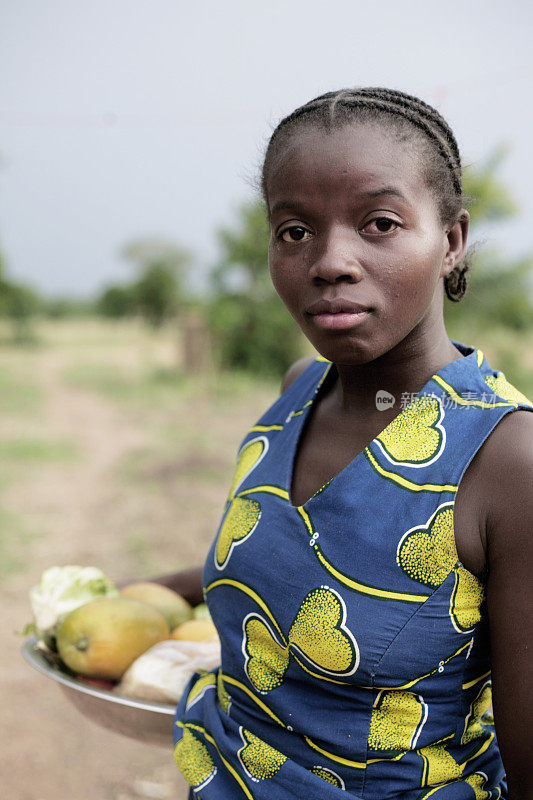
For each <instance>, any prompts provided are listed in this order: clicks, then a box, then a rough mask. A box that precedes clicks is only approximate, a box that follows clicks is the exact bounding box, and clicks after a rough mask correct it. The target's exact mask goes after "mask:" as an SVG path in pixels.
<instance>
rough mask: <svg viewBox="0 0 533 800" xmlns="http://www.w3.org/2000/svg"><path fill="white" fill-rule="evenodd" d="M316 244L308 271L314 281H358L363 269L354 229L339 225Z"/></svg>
mask: <svg viewBox="0 0 533 800" xmlns="http://www.w3.org/2000/svg"><path fill="white" fill-rule="evenodd" d="M317 243H318V242H317ZM318 244H319V248H318V249H317V252H316V255H315V259H314V261H313V264H312V266H311V269H310V271H309V275H310V277H311V278H312V279H313V281H314V282H316V283H320V282H322V281H325V282H326V283H358V282H359V281H360V280H361V278H362V277H363V270H362V267H361V262H360V254H359V252H358V248H359V245H360V243H359V242H358V237H357V233H356V231H354V230H353V229H352V230H350V229H347V228H345V227H340V226H339V227H337V228H334V229H332V230H331V231H330V232H329V233H328V234H327V236H324V237H323V238H322V241H321V242H319V243H318Z"/></svg>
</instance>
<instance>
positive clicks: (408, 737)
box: [174, 342, 533, 800]
mask: <svg viewBox="0 0 533 800" xmlns="http://www.w3.org/2000/svg"><path fill="white" fill-rule="evenodd" d="M454 344H455V346H456V347H457V348H458V349H459V350H460V351H461V352H462V354H463V357H462V358H459V359H458V360H456V361H453V362H451V363H449V364H447V365H446V366H444V367H443V368H442V369H440V370H439V371H438V372H437V373H436V374H435V375H433V377H432V378H431V379H430V380H429V381H428V382H427V383H426V385H425V386H424V387H423V389H422V390H421V391H420V392H419V393H418V394H416V395H414V396H412V397H411V396H409V397H405V398H401V403H400V405H402V409H401V411H400V413H399V414H398V416H397V417H396V418H394V419H393V420H392V422H390V424H389V425H387V427H386V428H385V429H384V430H383V431H382V432H381V433H380V434H379V435H378V436H377V437H376V438H375V439H374V440H373V441H372V442H371V443H370V444H369V445H368V446H367V447H365V449H364V450H363V451H362V452H361V453H359V454H358V455H357V456H356V457H355V458H354V459H353V461H352V462H351V463H350V464H349V465H348V466H347V467H345V468H344V469H343V470H342V471H341V472H340V473H339V474H338V475H336V476H335V477H334V478H333V479H332V480H330V481H329V482H328V483H327V484H326V485H325V486H323V487H322V488H321V489H320V491H318V492H317V493H316V494H315V495H313V497H311V498H310V499H309V500H308V501H307V502H306V503H304V504H303V505H302V506H294V505H292V504H291V500H290V485H291V476H292V469H293V464H294V460H295V453H296V450H297V447H298V442H299V439H300V436H301V433H302V429H303V427H304V425H305V422H306V418H307V416H308V415H309V413H310V410H311V408H312V406H313V403H314V402H315V399H316V397H317V395H318V394H319V391H320V387H321V385H322V383H323V381H324V379H325V377H326V375H327V374H328V372H329V370H331V369H335V367H334V366H332V365H331V364H330V363H329V362H326V361H324V360H322V359H317V360H316V361H315V362H313V363H312V364H311V365H310V366H309V367H308V368H307V369H306V370H305V371H304V372H303V373H302V374H301V375H300V377H299V378H298V379H297V380H296V381H295V382H294V383H293V384H292V385H291V386H290V387H289V389H288V390H287V391H286V392H285V393H284V394H283V395H282V396H281V397H280V398H279V399H278V400H277V401H276V402H275V403H274V405H273V406H272V407H271V408H270V409H269V410H268V411H267V412H266V414H264V415H263V417H261V419H260V420H259V422H258V423H257V425H254V427H253V428H251V430H250V431H249V432H248V434H247V435H246V437H245V438H244V441H243V444H242V447H241V449H240V451H239V457H238V463H237V468H236V472H235V476H234V479H233V483H232V485H231V489H230V492H229V496H228V500H227V504H226V508H225V510H224V515H223V518H222V522H221V525H220V528H219V531H218V534H217V537H216V539H215V541H214V543H213V546H212V548H211V551H210V553H209V556H208V558H207V562H206V565H205V568H204V574H203V581H204V591H205V597H206V601H207V603H208V604H209V609H210V611H211V614H212V616H213V619H214V622H215V624H216V626H217V628H218V631H219V634H220V638H221V643H222V666H221V668H220V669H219V670H218V671H215V672H209V673H202V674H200V673H197V674H196V675H195V676H194V677H193V679H192V681H191V683H190V684H189V687H188V689H187V691H186V692H185V694H184V696H183V698H182V700H181V701H180V703H179V705H178V708H177V712H176V717H175V725H174V739H175V759H176V762H177V764H178V767H179V768H180V770H181V771H182V773H183V774H184V776H185V778H186V779H187V781H188V782H189V784H190V785H191V787H192V789H193V791H192V792H191V796H192V797H197V798H198V797H199V798H201V800H230V799H231V800H241V798H243V800H244V799H245V798H247V799H248V800H253V799H254V798H255V800H267V799H268V800H294V799H295V798H305V799H306V800H315V799H316V800H335V799H336V798H339V800H340V798H342V797H350V798H354V799H355V800H392V799H393V798H394V800H425V798H428V797H432V798H435V800H476V798H477V799H479V800H481V799H483V798H491V799H492V800H494V799H495V798H505V796H506V783H505V776H504V769H503V766H502V762H501V758H500V755H499V751H498V746H497V743H496V739H495V734H494V728H493V726H492V724H491V719H490V717H489V716H488V715H487V713H486V712H487V710H488V708H489V706H490V700H491V680H490V679H491V674H490V655H489V639H488V626H487V616H486V610H485V602H484V587H483V584H482V583H481V582H480V581H479V580H478V578H476V577H475V576H474V575H473V574H472V573H470V572H469V571H468V570H467V569H466V568H465V567H464V566H463V565H462V564H461V562H460V561H459V559H458V556H457V551H456V548H455V541H454V532H453V507H454V500H455V497H456V493H457V488H458V484H459V482H460V480H461V477H462V475H463V473H464V471H465V469H466V468H467V466H468V464H469V463H470V461H471V460H472V458H473V456H474V455H475V453H476V452H477V450H478V449H479V448H480V446H481V445H482V444H483V442H484V441H485V439H486V438H487V436H488V435H489V434H490V433H491V431H492V430H493V428H494V427H495V426H496V425H497V424H498V422H499V421H500V420H501V419H502V418H503V417H504V416H505V415H506V414H508V413H510V412H512V411H514V410H515V409H517V408H523V409H529V410H533V407H532V406H531V404H530V403H529V401H528V400H527V398H525V397H524V396H523V395H522V394H520V392H518V391H517V390H516V389H515V388H514V387H513V386H512V385H511V384H509V383H508V381H507V380H506V379H505V376H504V375H503V374H502V373H501V372H496V371H494V370H493V369H492V368H491V367H490V366H489V364H488V363H487V361H486V359H485V358H484V356H483V353H482V352H481V351H480V350H475V349H473V348H471V347H467V346H465V345H462V344H460V343H458V342H454Z"/></svg>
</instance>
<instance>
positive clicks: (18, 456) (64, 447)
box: [0, 438, 80, 462]
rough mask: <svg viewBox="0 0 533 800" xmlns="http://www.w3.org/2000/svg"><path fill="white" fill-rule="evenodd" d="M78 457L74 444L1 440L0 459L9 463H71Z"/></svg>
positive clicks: (36, 440)
mask: <svg viewBox="0 0 533 800" xmlns="http://www.w3.org/2000/svg"><path fill="white" fill-rule="evenodd" d="M79 457H80V453H79V449H78V447H77V446H76V444H75V443H74V442H69V441H59V440H56V441H47V440H45V439H24V438H16V439H3V440H1V441H0V459H6V460H10V461H39V462H41V461H72V460H75V459H78V458H79Z"/></svg>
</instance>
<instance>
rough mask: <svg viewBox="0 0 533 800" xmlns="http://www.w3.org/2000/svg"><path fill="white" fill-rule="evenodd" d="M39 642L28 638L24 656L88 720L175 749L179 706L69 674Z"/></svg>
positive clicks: (131, 736)
mask: <svg viewBox="0 0 533 800" xmlns="http://www.w3.org/2000/svg"><path fill="white" fill-rule="evenodd" d="M37 643H38V640H37V637H35V636H34V637H32V638H31V639H28V640H27V641H26V642H25V644H24V645H23V647H22V655H23V656H24V658H25V659H26V661H27V662H28V664H30V665H31V666H32V667H34V669H36V670H38V672H41V673H42V674H43V675H46V677H47V678H51V679H52V680H53V681H55V682H56V683H57V685H58V686H59V688H60V689H61V691H62V692H63V694H64V695H65V696H66V697H67V698H68V700H70V702H71V703H72V704H73V705H74V706H76V708H77V709H78V711H80V712H81V713H82V714H83V715H84V716H85V717H89V719H92V720H93V722H96V723H97V724H98V725H101V726H102V727H104V728H107V729H108V730H110V731H115V733H121V734H122V735H123V736H128V737H129V738H130V739H136V740H137V741H139V742H147V743H149V744H155V745H160V746H162V747H166V748H171V747H172V720H173V717H174V712H175V706H173V705H168V704H166V703H152V702H145V701H143V700H133V699H132V698H129V697H124V695H120V694H117V693H116V692H114V691H108V690H106V689H99V688H97V687H95V686H90V685H89V684H86V683H83V682H82V681H80V680H78V679H77V678H76V677H74V676H73V675H72V674H71V673H69V672H68V670H67V669H66V668H65V667H64V666H62V665H61V663H60V662H59V660H58V659H57V658H56V657H54V654H53V653H50V652H48V651H46V650H43V649H41V648H40V647H38V646H37Z"/></svg>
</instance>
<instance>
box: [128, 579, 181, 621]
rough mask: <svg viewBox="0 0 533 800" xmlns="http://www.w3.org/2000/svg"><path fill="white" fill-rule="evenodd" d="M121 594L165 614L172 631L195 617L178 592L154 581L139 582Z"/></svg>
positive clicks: (130, 585) (129, 585)
mask: <svg viewBox="0 0 533 800" xmlns="http://www.w3.org/2000/svg"><path fill="white" fill-rule="evenodd" d="M120 593H121V595H122V596H123V597H131V598H133V600H141V601H142V602H143V603H148V604H149V605H151V606H154V608H157V610H158V611H160V612H161V614H163V616H164V617H165V619H166V621H167V622H168V627H169V628H170V630H174V628H177V626H178V625H181V623H182V622H185V621H186V620H188V619H191V618H192V616H193V610H192V607H191V606H190V605H189V603H188V602H187V601H186V600H185V599H184V598H183V597H182V596H181V595H180V594H178V593H177V592H175V591H173V590H172V589H169V588H168V587H167V586H162V585H161V584H160V583H155V582H153V581H139V582H138V583H130V584H128V585H127V586H124V587H123V588H122V589H121V590H120Z"/></svg>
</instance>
